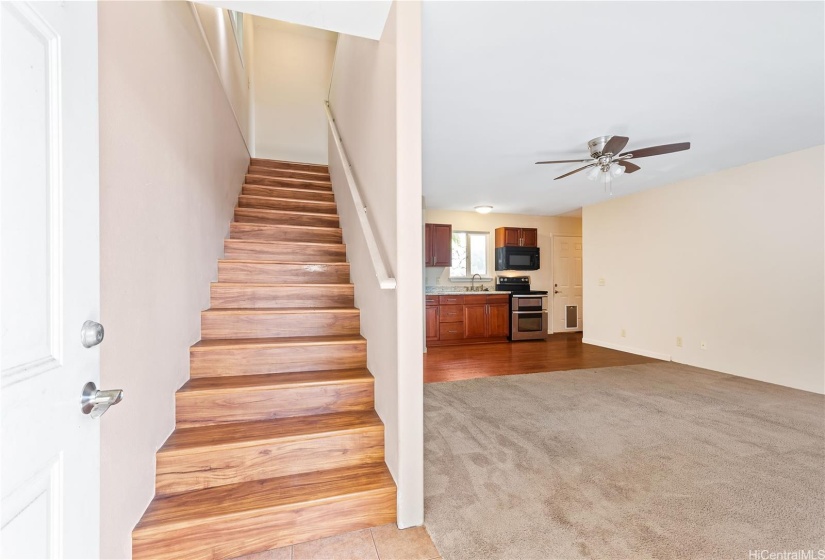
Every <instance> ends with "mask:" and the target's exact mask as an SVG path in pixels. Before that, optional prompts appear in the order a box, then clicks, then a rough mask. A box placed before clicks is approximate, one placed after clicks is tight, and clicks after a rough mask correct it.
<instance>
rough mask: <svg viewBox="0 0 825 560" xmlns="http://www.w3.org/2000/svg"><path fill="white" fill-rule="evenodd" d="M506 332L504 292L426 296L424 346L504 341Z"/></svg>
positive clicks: (507, 315)
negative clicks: (425, 340) (425, 335)
mask: <svg viewBox="0 0 825 560" xmlns="http://www.w3.org/2000/svg"><path fill="white" fill-rule="evenodd" d="M436 318H437V319H436ZM431 321H432V323H431ZM436 322H437V323H438V324H437V325H436V324H435V323H436ZM509 335H510V296H509V295H507V294H467V295H441V296H437V297H436V296H427V345H428V346H438V345H442V344H462V343H467V344H469V343H478V342H504V341H506V340H507V337H508V336H509Z"/></svg>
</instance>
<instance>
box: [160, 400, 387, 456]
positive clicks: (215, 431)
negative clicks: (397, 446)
mask: <svg viewBox="0 0 825 560" xmlns="http://www.w3.org/2000/svg"><path fill="white" fill-rule="evenodd" d="M375 429H380V430H383V429H384V424H383V423H382V422H381V419H380V418H379V417H378V415H377V414H376V413H375V411H374V410H358V411H354V412H337V413H332V414H316V415H312V416H293V417H290V418H275V419H273V420H255V421H252V422H232V423H226V424H213V425H211V426H198V427H194V428H182V429H181V428H178V429H176V430H175V431H174V432H172V435H170V436H169V439H167V440H166V443H164V444H163V446H162V447H161V448H160V450H158V455H162V454H165V455H167V456H168V455H170V454H171V455H174V454H175V453H176V452H179V451H186V450H191V449H193V448H198V447H208V448H210V450H212V449H214V448H217V447H221V448H224V447H226V448H228V447H244V446H247V445H252V444H255V443H258V442H262V441H271V440H280V441H289V440H294V439H307V438H312V437H323V436H325V435H328V434H331V433H335V432H342V431H363V430H375Z"/></svg>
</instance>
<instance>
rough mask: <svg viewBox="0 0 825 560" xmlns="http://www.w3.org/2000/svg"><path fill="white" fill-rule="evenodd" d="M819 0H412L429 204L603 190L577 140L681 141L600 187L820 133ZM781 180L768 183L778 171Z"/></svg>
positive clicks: (687, 170) (821, 138)
mask: <svg viewBox="0 0 825 560" xmlns="http://www.w3.org/2000/svg"><path fill="white" fill-rule="evenodd" d="M824 15H825V14H824V13H823V3H822V2H799V3H797V2H794V3H791V2H609V3H602V2H425V3H424V5H423V50H424V59H423V88H424V91H423V115H424V117H423V121H424V122H423V127H424V128H423V134H424V147H423V149H424V194H425V203H426V206H427V207H428V208H445V209H453V210H472V208H473V207H474V206H477V205H480V204H491V205H493V206H494V207H495V210H494V211H495V212H512V213H521V214H543V215H557V214H561V213H565V212H569V211H571V210H574V209H576V208H579V207H581V206H585V205H588V204H592V203H595V202H599V201H602V200H604V199H605V198H606V195H605V194H604V190H603V186H602V185H601V184H598V183H593V182H591V181H588V180H587V178H586V177H585V173H579V174H577V175H575V176H571V177H569V178H566V179H561V180H559V181H553V178H554V177H556V176H558V175H561V174H563V173H566V172H568V171H571V170H572V169H575V168H576V167H579V166H577V165H575V164H567V165H563V164H562V165H534V162H536V161H539V160H548V159H571V156H572V158H578V157H579V156H581V157H587V155H588V152H587V145H586V144H587V141H588V140H590V139H591V138H593V137H596V136H601V135H612V134H621V135H624V136H629V137H630V143H629V144H628V149H630V148H643V147H647V146H652V145H657V144H665V143H671V142H682V141H690V142H692V148H691V150H690V151H688V152H681V153H676V154H669V155H663V156H657V157H651V158H644V159H640V160H638V161H636V163H637V164H638V165H640V166H641V167H642V170H641V171H638V172H636V173H635V174H633V175H625V176H623V177H620V178H618V179H617V180H615V181H614V184H613V187H614V192H615V195H614V196H621V195H623V194H627V193H631V192H636V191H640V190H643V189H648V188H652V187H657V186H660V185H665V184H668V183H672V182H675V181H679V180H683V179H687V178H690V177H696V176H699V175H704V174H707V173H711V172H714V171H719V170H722V169H726V168H729V167H735V166H738V165H742V164H745V163H748V162H752V161H757V160H761V159H765V158H768V157H771V156H776V155H780V154H783V153H788V152H792V151H796V150H801V149H804V148H807V147H810V146H814V145H818V144H822V143H823V142H825V124H823V123H825V38H824V35H825V31H823V30H825V26H823V21H824V20H823V16H824ZM777 188H778V189H780V188H781V185H777Z"/></svg>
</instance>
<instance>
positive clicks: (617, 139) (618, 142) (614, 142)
mask: <svg viewBox="0 0 825 560" xmlns="http://www.w3.org/2000/svg"><path fill="white" fill-rule="evenodd" d="M629 141H630V138H628V137H627V136H611V137H610V140H608V141H607V144H605V145H604V149H603V150H602V154H618V153H619V152H621V151H622V150H624V147H625V146H627V143H628V142H629Z"/></svg>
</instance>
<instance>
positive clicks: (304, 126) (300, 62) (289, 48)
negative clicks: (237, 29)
mask: <svg viewBox="0 0 825 560" xmlns="http://www.w3.org/2000/svg"><path fill="white" fill-rule="evenodd" d="M252 19H253V21H254V35H255V39H254V43H255V46H254V50H255V53H256V56H255V60H254V64H253V68H254V70H253V75H254V79H255V88H254V99H255V101H254V110H255V119H254V128H255V156H256V157H260V158H267V159H280V160H286V161H301V162H306V163H324V164H325V163H327V119H326V114H325V112H324V106H323V102H324V101H325V100H326V98H327V92H328V91H329V80H330V74H331V72H332V61H333V57H334V56H335V41H336V38H337V34H336V33H332V32H330V31H324V30H322V29H313V28H311V27H304V26H302V25H296V24H294V23H286V22H282V21H276V20H272V19H266V18H260V17H255V18H252Z"/></svg>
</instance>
